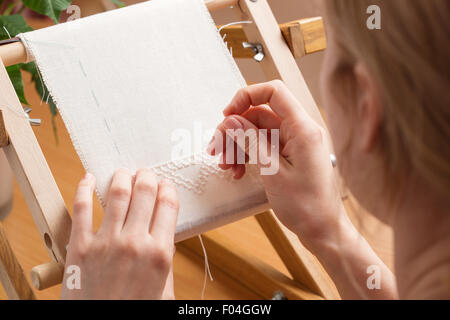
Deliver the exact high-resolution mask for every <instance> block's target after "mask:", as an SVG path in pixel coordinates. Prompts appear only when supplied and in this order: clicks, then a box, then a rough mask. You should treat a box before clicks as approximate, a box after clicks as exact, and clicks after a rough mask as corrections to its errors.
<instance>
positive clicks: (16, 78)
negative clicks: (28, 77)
mask: <svg viewBox="0 0 450 320" xmlns="http://www.w3.org/2000/svg"><path fill="white" fill-rule="evenodd" d="M6 71H8V75H9V78H10V79H11V82H12V84H13V86H14V89H15V90H16V93H17V96H18V97H19V100H20V102H21V103H24V104H27V105H29V103H28V101H27V99H25V91H24V89H23V81H22V74H21V73H20V65H18V64H16V65H13V66H9V67H7V68H6Z"/></svg>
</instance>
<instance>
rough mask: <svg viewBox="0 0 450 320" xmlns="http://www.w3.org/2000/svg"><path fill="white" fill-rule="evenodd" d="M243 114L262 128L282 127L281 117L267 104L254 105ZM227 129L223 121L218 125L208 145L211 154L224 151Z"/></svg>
mask: <svg viewBox="0 0 450 320" xmlns="http://www.w3.org/2000/svg"><path fill="white" fill-rule="evenodd" d="M242 116H243V117H244V118H246V119H248V120H249V121H250V122H252V123H253V124H254V125H255V126H256V127H258V128H260V129H280V126H281V118H280V117H279V116H277V115H276V114H275V113H274V112H273V111H272V110H271V109H270V108H269V107H268V106H266V105H260V106H256V107H252V108H250V109H249V110H247V111H246V112H244V113H243V114H242ZM225 131H226V127H225V126H224V123H223V122H222V123H220V124H219V125H218V126H217V128H216V131H215V133H214V136H213V138H212V139H211V142H210V143H209V145H208V148H207V152H208V153H209V154H210V155H213V156H214V155H218V154H220V153H222V151H223V149H224V148H223V146H224V145H225V144H226V142H227V141H226V132H225Z"/></svg>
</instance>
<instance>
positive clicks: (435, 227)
mask: <svg viewBox="0 0 450 320" xmlns="http://www.w3.org/2000/svg"><path fill="white" fill-rule="evenodd" d="M334 39H335V35H334V33H333V30H331V29H330V30H328V42H329V43H328V49H327V52H326V57H325V62H324V66H323V70H324V71H323V73H322V78H321V86H322V94H323V105H324V107H325V112H326V114H327V119H328V124H329V130H330V134H331V137H332V140H333V141H332V142H333V145H334V149H335V153H336V155H337V159H338V160H339V159H341V160H344V159H345V162H346V164H347V165H348V166H349V168H352V169H351V170H342V171H341V175H342V177H343V178H344V180H345V182H346V185H347V187H348V188H349V190H350V191H351V192H352V194H353V195H354V196H355V198H356V199H357V200H358V201H359V203H360V204H361V205H362V206H363V207H365V208H366V209H367V210H369V212H372V213H373V214H374V215H375V216H377V217H378V218H379V219H381V220H382V221H384V222H386V223H388V224H390V225H391V226H392V228H393V230H394V240H395V253H396V257H395V261H396V262H395V273H396V275H397V278H395V277H394V275H393V274H392V272H391V271H390V270H389V269H388V268H387V267H386V266H385V265H384V263H383V262H382V261H381V259H380V258H379V257H378V256H377V255H376V254H375V252H374V251H373V250H372V248H371V247H370V246H369V244H368V243H367V242H366V241H365V239H364V238H363V237H362V236H361V235H360V234H359V232H358V231H357V230H356V228H355V227H354V226H353V225H352V223H351V222H350V220H349V219H348V217H347V214H346V212H345V209H344V207H343V205H342V202H341V200H340V195H339V191H338V188H337V187H336V183H335V179H334V173H333V168H332V166H331V164H330V160H329V154H330V151H329V150H328V148H327V146H326V145H327V144H326V141H325V132H324V129H323V128H321V127H320V126H318V125H317V124H316V123H315V122H314V121H313V120H312V119H311V118H310V117H309V116H308V114H307V113H306V112H305V111H304V109H303V106H302V102H301V101H297V100H296V98H295V97H294V95H293V94H292V93H291V92H289V90H288V89H287V88H286V87H285V85H284V84H283V83H282V82H281V81H273V82H269V83H264V84H258V85H253V86H249V87H247V88H244V89H242V90H240V91H239V92H238V93H237V94H236V96H235V97H234V99H233V100H232V102H231V103H230V104H229V105H228V106H227V107H226V108H225V110H224V116H225V119H224V121H223V122H222V123H221V124H220V125H219V126H218V128H217V131H216V134H215V136H214V138H213V139H212V141H211V143H210V145H209V147H208V152H210V153H211V154H219V153H221V151H223V150H220V149H221V148H219V147H218V146H222V145H226V143H225V144H224V141H225V140H224V139H225V134H226V130H227V129H244V130H249V129H280V144H281V146H280V157H279V160H276V161H279V163H278V165H279V170H278V171H277V173H276V174H274V175H263V176H262V179H263V182H264V185H265V190H266V194H267V197H268V199H269V201H270V203H271V205H272V208H273V210H274V212H275V213H276V215H277V216H278V218H279V219H280V221H281V222H282V223H283V224H285V225H286V226H287V227H288V228H289V229H290V230H292V231H293V232H294V233H296V234H297V235H298V237H299V239H300V240H301V241H302V243H303V244H304V245H305V246H306V247H307V248H308V249H309V250H310V251H311V252H312V253H313V254H314V255H316V257H317V258H318V259H319V260H320V262H321V263H322V265H323V266H324V268H325V269H326V270H327V272H328V273H329V274H330V276H331V277H332V279H333V281H334V282H335V284H336V286H337V288H338V290H339V292H340V294H341V297H342V298H344V299H360V298H363V299H365V298H366V299H367V298H368V299H394V298H402V299H408V298H415V299H428V298H441V299H443V298H450V251H449V250H448V248H449V246H450V234H449V233H448V230H450V215H449V214H448V209H446V208H448V207H449V205H450V203H449V202H450V200H449V199H446V197H444V196H440V195H437V194H433V193H432V192H430V190H431V189H430V188H429V187H428V186H427V185H426V184H425V183H424V182H423V181H422V180H421V179H420V177H416V176H414V172H411V173H409V174H408V175H407V177H406V178H405V181H403V182H404V186H405V187H404V188H402V190H399V197H398V199H399V201H398V203H399V205H397V206H391V205H389V204H388V202H387V201H384V200H385V199H386V197H387V196H388V195H387V194H386V192H385V190H384V189H383V187H382V186H383V183H384V180H383V172H384V171H383V162H382V161H383V160H382V159H383V157H382V153H381V152H382V150H380V148H377V146H378V145H379V142H380V130H381V129H380V128H381V124H382V118H383V117H382V115H383V104H382V103H381V102H380V101H382V95H381V92H380V91H379V90H378V86H377V84H376V82H375V81H374V80H373V79H372V77H371V74H370V72H369V71H368V69H367V68H366V66H365V65H364V61H357V62H356V64H355V67H354V70H353V73H354V79H355V84H354V88H352V92H353V93H354V96H353V97H352V99H351V101H342V100H339V99H337V98H336V96H335V92H334V90H333V80H332V79H333V72H334V71H335V69H336V66H337V65H339V61H340V59H341V53H340V52H339V49H338V47H337V46H336V44H335V41H334ZM338 101H339V102H338ZM342 105H345V106H346V108H343V107H342ZM269 106H270V107H269ZM347 109H351V110H353V113H352V117H350V116H349V114H348V113H347V111H346V110H347ZM350 128H351V129H350ZM220 139H223V141H219V140H220ZM349 141H351V144H350V146H349V147H348V148H347V146H348V142H349ZM269 145H270V142H264V141H263V143H262V144H261V145H260V146H259V147H260V148H267V147H268V146H269ZM233 147H234V146H233ZM239 147H241V148H244V149H245V146H239ZM216 149H217V150H216ZM223 156H224V157H225V156H226V150H225V152H224V155H223ZM264 160H265V159H264ZM273 161H275V160H273ZM221 167H222V169H224V170H232V172H233V174H234V177H235V178H236V179H240V178H242V176H244V175H245V166H244V165H239V164H233V163H232V164H222V165H221ZM338 167H339V166H338ZM94 185H95V181H94V178H93V177H92V176H90V175H87V177H85V179H83V180H82V181H81V182H80V186H79V188H78V192H77V196H76V199H75V207H74V214H73V227H72V235H71V240H70V243H69V247H68V256H67V265H70V264H76V265H79V266H80V268H81V271H82V275H84V277H83V276H82V289H81V290H68V289H67V288H65V286H63V289H62V297H63V298H67V299H72V298H83V299H90V298H148V299H155V298H173V281H172V276H171V273H170V270H171V266H172V255H173V237H174V230H175V224H176V216H177V212H178V200H177V196H176V190H175V188H173V186H171V185H170V183H168V182H160V183H158V182H157V181H156V178H155V176H154V174H153V173H152V172H151V170H149V169H144V170H141V171H138V173H137V175H136V177H135V178H133V177H132V175H131V174H130V173H129V172H128V171H126V170H119V171H118V172H117V173H116V174H115V175H114V178H113V181H112V184H111V189H110V192H109V197H108V204H107V206H106V210H105V218H104V221H103V224H102V227H101V228H100V230H99V231H98V232H97V233H94V232H93V230H92V194H93V190H94ZM369 266H376V267H377V268H378V270H379V272H380V275H381V277H380V279H381V288H380V289H374V290H369V289H368V287H367V285H366V283H367V279H368V277H369V274H368V273H367V268H368V267H369ZM143 279H145V281H143Z"/></svg>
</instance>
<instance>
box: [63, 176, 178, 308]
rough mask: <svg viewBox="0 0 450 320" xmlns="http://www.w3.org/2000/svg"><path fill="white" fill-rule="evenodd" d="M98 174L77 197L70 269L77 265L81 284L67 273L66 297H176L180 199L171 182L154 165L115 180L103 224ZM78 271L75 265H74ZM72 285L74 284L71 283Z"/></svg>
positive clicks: (83, 182)
mask: <svg viewBox="0 0 450 320" xmlns="http://www.w3.org/2000/svg"><path fill="white" fill-rule="evenodd" d="M94 188H95V178H94V177H93V176H92V175H90V174H87V175H86V176H85V178H84V179H83V180H81V182H80V184H79V186H78V191H77V194H76V197H75V203H74V213H73V224H72V233H71V236H70V242H69V246H68V251H67V259H66V271H67V270H68V269H67V268H69V267H70V266H75V268H76V269H78V270H79V273H80V280H81V281H80V285H81V286H80V288H78V289H77V288H76V287H75V288H74V286H73V283H70V282H71V275H70V272H68V273H66V274H65V279H64V280H63V286H62V291H61V297H62V298H63V299H161V298H162V299H170V298H174V293H173V278H172V277H173V275H172V260H173V255H174V248H175V247H174V234H175V226H176V221H177V216H178V207H179V201H178V196H177V191H176V189H175V187H174V186H173V185H172V184H171V183H170V182H168V181H165V180H163V181H161V182H159V183H158V181H157V178H156V175H155V174H154V173H153V171H152V170H150V169H141V170H139V171H138V172H137V173H136V177H133V176H132V175H131V173H130V172H129V171H128V170H125V169H121V170H118V171H117V172H116V173H115V174H114V176H113V179H112V183H111V187H110V190H109V193H108V199H107V203H106V208H105V216H104V219H103V222H102V225H101V227H100V228H99V230H98V231H97V232H96V233H95V232H94V231H93V227H92V195H93V192H94ZM70 270H73V267H72V269H70ZM71 284H72V285H71Z"/></svg>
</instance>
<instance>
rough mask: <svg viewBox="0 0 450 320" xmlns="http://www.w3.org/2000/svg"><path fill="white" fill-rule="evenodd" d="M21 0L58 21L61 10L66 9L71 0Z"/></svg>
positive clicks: (29, 6) (34, 9) (32, 8)
mask: <svg viewBox="0 0 450 320" xmlns="http://www.w3.org/2000/svg"><path fill="white" fill-rule="evenodd" d="M22 2H23V4H24V5H25V6H26V7H28V8H30V9H31V10H33V11H35V12H37V13H40V14H43V15H46V16H47V17H49V18H50V19H52V20H53V21H54V22H55V23H58V22H59V17H60V15H61V12H63V11H64V10H66V9H67V7H68V6H69V5H70V3H71V2H72V0H22Z"/></svg>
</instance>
